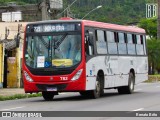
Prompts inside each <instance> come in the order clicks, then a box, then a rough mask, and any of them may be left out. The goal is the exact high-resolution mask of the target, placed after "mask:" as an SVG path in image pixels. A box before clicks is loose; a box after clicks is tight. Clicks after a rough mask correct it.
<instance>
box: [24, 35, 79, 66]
mask: <svg viewBox="0 0 160 120" xmlns="http://www.w3.org/2000/svg"><path fill="white" fill-rule="evenodd" d="M81 46H82V45H81V34H77V33H76V34H74V33H73V34H71V33H70V34H69V33H67V32H61V33H57V34H51V35H48V34H47V35H44V34H43V35H37V34H35V35H27V37H26V49H25V62H26V65H27V66H29V67H31V68H51V67H55V68H66V67H72V66H75V65H77V64H79V63H80V61H81Z"/></svg>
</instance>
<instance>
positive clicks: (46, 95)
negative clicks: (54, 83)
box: [42, 91, 54, 101]
mask: <svg viewBox="0 0 160 120" xmlns="http://www.w3.org/2000/svg"><path fill="white" fill-rule="evenodd" d="M42 96H43V98H44V100H46V101H51V100H53V98H54V93H53V92H47V91H43V92H42Z"/></svg>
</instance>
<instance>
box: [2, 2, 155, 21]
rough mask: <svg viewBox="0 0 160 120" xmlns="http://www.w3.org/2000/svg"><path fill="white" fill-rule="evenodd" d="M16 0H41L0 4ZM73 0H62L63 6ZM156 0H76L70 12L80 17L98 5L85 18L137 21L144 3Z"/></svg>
mask: <svg viewBox="0 0 160 120" xmlns="http://www.w3.org/2000/svg"><path fill="white" fill-rule="evenodd" d="M13 1H15V2H17V4H28V3H29V4H34V3H39V2H40V1H42V0H0V5H6V3H7V2H13ZM73 1H74V0H63V2H64V8H66V7H67V5H69V4H71V3H72V2H73ZM155 1H156V0H77V1H76V2H75V4H74V5H73V6H72V7H71V9H70V10H71V13H72V15H73V16H74V17H75V18H78V19H81V18H82V17H83V16H84V15H85V14H86V13H88V12H89V11H90V10H92V9H94V8H96V7H97V6H99V5H102V6H103V7H102V8H100V9H98V10H96V11H94V12H93V13H91V14H90V15H89V16H87V17H86V18H85V19H91V20H97V21H103V22H109V23H116V24H127V23H132V22H139V20H140V19H141V18H144V17H145V11H146V3H149V2H152V3H153V2H155Z"/></svg>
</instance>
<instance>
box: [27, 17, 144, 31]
mask: <svg viewBox="0 0 160 120" xmlns="http://www.w3.org/2000/svg"><path fill="white" fill-rule="evenodd" d="M56 22H58V23H59V22H63V23H64V22H81V23H83V24H84V25H85V26H90V27H97V28H105V29H110V30H117V31H125V32H135V33H143V34H145V30H144V29H142V28H139V27H137V26H126V25H118V24H111V23H104V22H97V21H91V20H79V19H72V18H67V17H65V18H61V19H59V20H46V21H39V22H33V23H29V24H46V23H56Z"/></svg>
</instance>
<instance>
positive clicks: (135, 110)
mask: <svg viewBox="0 0 160 120" xmlns="http://www.w3.org/2000/svg"><path fill="white" fill-rule="evenodd" d="M143 109H144V108H139V109H136V110H132V111H141V110H143Z"/></svg>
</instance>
